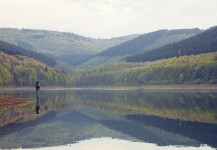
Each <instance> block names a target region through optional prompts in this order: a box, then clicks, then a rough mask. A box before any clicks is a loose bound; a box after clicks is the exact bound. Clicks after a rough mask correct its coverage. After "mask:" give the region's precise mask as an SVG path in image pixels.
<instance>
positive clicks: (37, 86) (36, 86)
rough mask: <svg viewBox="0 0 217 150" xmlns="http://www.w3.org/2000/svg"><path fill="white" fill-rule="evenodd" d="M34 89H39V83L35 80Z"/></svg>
mask: <svg viewBox="0 0 217 150" xmlns="http://www.w3.org/2000/svg"><path fill="white" fill-rule="evenodd" d="M35 89H36V90H40V84H39V82H36V84H35Z"/></svg>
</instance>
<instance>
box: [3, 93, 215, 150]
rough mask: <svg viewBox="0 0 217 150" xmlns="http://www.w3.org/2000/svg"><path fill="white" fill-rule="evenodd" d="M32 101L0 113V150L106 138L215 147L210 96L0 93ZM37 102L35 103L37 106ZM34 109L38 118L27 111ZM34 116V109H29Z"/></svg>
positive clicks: (168, 144) (157, 144) (158, 145)
mask: <svg viewBox="0 0 217 150" xmlns="http://www.w3.org/2000/svg"><path fill="white" fill-rule="evenodd" d="M0 95H1V96H13V97H25V98H28V99H29V100H33V101H35V102H36V103H32V104H30V105H27V106H23V107H17V108H9V109H2V110H0V127H1V128H0V148H1V149H16V148H20V147H22V148H39V147H52V146H60V145H66V144H73V143H76V142H77V141H83V140H86V139H91V138H100V139H101V138H102V137H109V138H115V139H122V140H126V141H133V142H137V143H153V144H155V145H156V147H158V148H160V147H161V148H162V147H163V146H178V145H182V146H191V147H195V148H199V147H200V146H201V145H203V144H207V145H209V146H211V147H213V148H217V144H216V141H217V136H216V135H217V117H216V116H217V101H216V98H217V94H216V92H205V93H204V92H198V91H194V92H186V91H185V92H183V91H177V92H174V91H173V92H169V91H167V92H166V91H164V92H159V91H141V90H133V91H130V90H128V91H94V90H87V91H85V90H77V91H41V93H40V96H38V98H37V96H36V98H34V97H35V92H34V91H10V92H3V91H1V92H0ZM37 100H40V102H39V101H38V102H37ZM37 105H38V106H39V105H43V107H41V108H40V114H36V113H35V112H33V110H34V108H35V107H37ZM34 111H35V110H34Z"/></svg>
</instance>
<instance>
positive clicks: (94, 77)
mask: <svg viewBox="0 0 217 150" xmlns="http://www.w3.org/2000/svg"><path fill="white" fill-rule="evenodd" d="M75 81H76V85H77V86H81V85H83V86H84V85H85V86H88V85H89V86H90V85H144V84H185V83H194V84H199V83H207V84H216V83H217V53H207V54H201V55H190V56H182V57H179V58H176V57H174V58H170V59H162V60H158V61H154V62H145V63H126V62H123V63H115V64H112V65H106V66H102V67H99V68H96V69H93V70H90V71H86V72H83V73H80V74H77V75H76V76H75Z"/></svg>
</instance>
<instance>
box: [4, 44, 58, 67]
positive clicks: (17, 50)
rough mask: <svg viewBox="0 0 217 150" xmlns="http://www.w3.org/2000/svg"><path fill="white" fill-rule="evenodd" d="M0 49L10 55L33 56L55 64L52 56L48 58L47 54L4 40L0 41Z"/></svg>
mask: <svg viewBox="0 0 217 150" xmlns="http://www.w3.org/2000/svg"><path fill="white" fill-rule="evenodd" d="M0 51H3V52H5V53H7V54H10V55H15V54H19V55H23V56H27V57H29V58H34V59H36V60H39V61H41V62H43V63H45V64H47V65H49V66H54V65H56V60H55V59H53V58H50V57H48V56H45V55H43V54H40V53H37V52H34V51H27V50H25V49H23V48H21V47H18V46H15V45H12V44H9V43H6V42H4V41H0Z"/></svg>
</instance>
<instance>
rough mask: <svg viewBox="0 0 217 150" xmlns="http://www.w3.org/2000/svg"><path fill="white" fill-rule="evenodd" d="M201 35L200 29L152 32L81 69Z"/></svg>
mask: <svg viewBox="0 0 217 150" xmlns="http://www.w3.org/2000/svg"><path fill="white" fill-rule="evenodd" d="M199 33H201V30H200V29H198V28H195V29H177V30H159V31H155V32H150V33H147V34H143V35H140V36H138V37H137V38H134V39H132V40H130V41H127V42H124V43H122V44H120V45H117V46H114V47H111V48H108V49H107V50H105V51H103V52H101V53H99V54H97V55H96V56H95V57H92V58H91V59H89V60H86V61H84V62H83V63H81V64H80V65H79V67H81V68H94V67H97V66H99V65H102V64H109V63H114V62H118V61H120V60H122V59H123V58H124V57H126V56H129V55H133V54H137V53H141V52H143V51H150V50H152V49H155V48H158V47H161V46H164V45H167V44H169V43H173V42H178V41H181V40H183V39H186V38H189V37H192V36H194V35H196V34H199Z"/></svg>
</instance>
